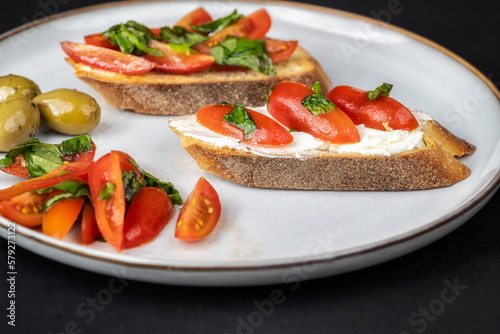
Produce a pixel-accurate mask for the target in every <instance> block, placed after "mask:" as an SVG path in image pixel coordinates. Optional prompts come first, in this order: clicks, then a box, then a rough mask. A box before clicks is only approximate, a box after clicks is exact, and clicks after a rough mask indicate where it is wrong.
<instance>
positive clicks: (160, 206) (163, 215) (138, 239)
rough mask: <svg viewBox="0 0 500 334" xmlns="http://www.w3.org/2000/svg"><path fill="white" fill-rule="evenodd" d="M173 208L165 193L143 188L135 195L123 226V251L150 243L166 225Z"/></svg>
mask: <svg viewBox="0 0 500 334" xmlns="http://www.w3.org/2000/svg"><path fill="white" fill-rule="evenodd" d="M173 214H174V206H173V205H172V202H171V201H170V198H169V197H168V195H167V193H166V192H165V191H163V190H161V189H159V188H154V187H144V188H141V189H140V190H139V191H138V192H137V194H136V195H135V197H134V199H133V200H132V203H131V204H130V207H129V209H128V211H127V216H126V217H125V224H124V226H123V249H127V248H133V247H137V246H140V245H143V244H145V243H147V242H150V241H151V240H153V239H154V238H156V236H158V234H160V232H161V231H162V230H163V228H164V227H165V226H166V225H167V223H168V222H169V221H170V219H171V218H172V216H173Z"/></svg>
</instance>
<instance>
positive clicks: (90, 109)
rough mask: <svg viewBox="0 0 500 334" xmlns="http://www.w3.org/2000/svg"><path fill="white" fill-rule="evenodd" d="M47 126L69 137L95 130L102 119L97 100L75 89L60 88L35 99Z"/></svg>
mask: <svg viewBox="0 0 500 334" xmlns="http://www.w3.org/2000/svg"><path fill="white" fill-rule="evenodd" d="M33 102H35V103H36V104H37V105H38V107H39V108H40V113H41V115H42V119H43V120H44V121H45V122H46V123H47V125H48V126H49V127H50V128H51V129H53V130H56V131H58V132H61V133H64V134H67V135H81V134H85V133H89V132H90V131H92V130H94V129H95V127H96V126H97V125H98V124H99V121H100V119H101V108H100V107H99V104H97V102H96V100H95V99H94V98H93V97H92V96H90V95H88V94H85V93H82V92H79V91H77V90H74V89H65V88H60V89H56V90H53V91H50V92H47V93H43V94H40V95H38V96H36V97H35V98H34V99H33Z"/></svg>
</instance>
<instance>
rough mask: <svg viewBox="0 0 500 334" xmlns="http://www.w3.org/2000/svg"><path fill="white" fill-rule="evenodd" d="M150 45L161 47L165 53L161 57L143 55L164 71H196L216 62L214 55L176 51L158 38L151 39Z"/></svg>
mask: <svg viewBox="0 0 500 334" xmlns="http://www.w3.org/2000/svg"><path fill="white" fill-rule="evenodd" d="M149 46H150V47H152V48H155V49H159V50H160V51H162V52H163V53H164V54H165V55H164V56H161V57H155V56H152V55H145V56H143V57H144V58H145V59H147V60H149V61H151V62H153V63H155V64H156V67H155V69H156V70H158V71H162V72H168V73H174V74H187V73H194V72H199V71H202V70H204V69H206V68H207V67H210V65H212V64H213V63H214V62H215V59H214V58H213V57H212V56H209V55H206V54H202V53H195V52H191V53H190V54H189V55H187V54H186V53H185V52H176V51H174V49H172V47H171V46H170V45H168V44H167V43H162V42H159V41H156V40H151V42H150V43H149Z"/></svg>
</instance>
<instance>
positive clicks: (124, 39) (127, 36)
mask: <svg viewBox="0 0 500 334" xmlns="http://www.w3.org/2000/svg"><path fill="white" fill-rule="evenodd" d="M103 34H104V36H106V38H107V39H108V40H109V41H110V42H111V44H113V45H114V46H116V45H118V46H119V47H120V51H121V52H123V53H128V54H133V55H136V56H142V55H144V54H150V55H153V56H157V57H161V56H164V55H165V54H164V53H163V52H161V51H160V50H158V49H155V48H150V47H149V42H150V41H151V40H152V39H156V36H155V35H154V34H153V33H152V32H151V30H149V29H148V28H147V27H146V26H144V25H142V24H139V23H137V22H135V21H128V22H126V23H120V24H117V25H114V26H112V27H111V28H109V29H108V30H106V31H105V32H103Z"/></svg>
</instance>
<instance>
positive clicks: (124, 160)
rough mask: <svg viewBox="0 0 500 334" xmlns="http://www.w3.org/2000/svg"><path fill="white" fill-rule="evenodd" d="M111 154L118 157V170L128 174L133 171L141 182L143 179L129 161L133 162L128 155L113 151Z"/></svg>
mask: <svg viewBox="0 0 500 334" xmlns="http://www.w3.org/2000/svg"><path fill="white" fill-rule="evenodd" d="M111 153H113V154H116V155H117V156H118V159H119V161H120V169H121V170H122V171H124V172H129V171H131V170H132V171H134V173H136V174H137V176H139V178H140V179H141V180H143V179H144V177H143V176H142V173H141V172H140V171H139V170H138V169H137V167H135V166H134V165H133V164H132V162H130V160H131V159H132V160H134V159H133V158H132V157H131V156H130V155H129V154H128V153H125V152H122V151H115V150H112V151H111Z"/></svg>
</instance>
